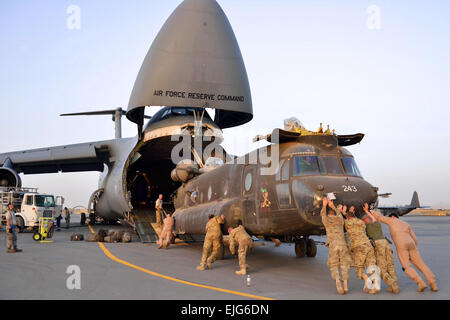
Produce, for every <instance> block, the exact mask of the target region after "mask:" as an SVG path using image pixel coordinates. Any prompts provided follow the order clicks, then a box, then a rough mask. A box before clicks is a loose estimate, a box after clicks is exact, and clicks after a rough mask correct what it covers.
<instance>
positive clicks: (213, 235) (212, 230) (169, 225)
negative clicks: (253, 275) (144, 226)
mask: <svg viewBox="0 0 450 320" xmlns="http://www.w3.org/2000/svg"><path fill="white" fill-rule="evenodd" d="M155 209H156V223H157V224H159V225H160V226H162V231H161V235H160V237H159V240H158V245H159V246H158V249H161V248H162V247H164V248H165V249H168V248H169V245H170V243H171V242H172V241H173V237H174V235H173V226H174V223H175V221H174V219H173V217H172V215H171V214H170V213H165V214H166V217H165V218H164V220H163V218H162V212H163V211H164V209H163V195H159V198H158V200H156V203H155ZM224 222H225V216H224V215H221V216H220V217H218V216H215V215H213V214H211V215H210V216H209V217H208V223H207V224H206V228H205V230H206V235H205V241H204V243H203V254H202V258H201V262H200V265H199V266H198V267H197V270H205V269H210V268H211V264H212V263H213V262H214V261H216V259H217V257H218V255H219V252H220V249H221V247H222V245H223V234H222V228H221V225H222V224H223V223H224ZM228 234H229V248H230V252H231V254H232V255H235V254H236V246H238V257H239V267H240V269H239V270H238V271H236V274H238V275H245V274H247V268H248V265H247V262H246V257H247V253H248V251H249V250H250V249H251V248H252V247H253V239H252V237H251V236H250V235H249V234H248V233H247V232H246V231H245V228H244V227H243V226H242V225H239V226H237V227H236V228H228Z"/></svg>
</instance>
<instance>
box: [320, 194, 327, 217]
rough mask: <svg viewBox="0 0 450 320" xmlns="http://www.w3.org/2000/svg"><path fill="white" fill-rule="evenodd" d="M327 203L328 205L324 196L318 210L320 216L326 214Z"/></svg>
mask: <svg viewBox="0 0 450 320" xmlns="http://www.w3.org/2000/svg"><path fill="white" fill-rule="evenodd" d="M327 205H328V199H327V198H326V197H324V198H323V202H322V210H320V216H321V217H322V218H325V217H326V216H327Z"/></svg>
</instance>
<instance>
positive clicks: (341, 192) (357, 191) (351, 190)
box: [293, 176, 377, 214]
mask: <svg viewBox="0 0 450 320" xmlns="http://www.w3.org/2000/svg"><path fill="white" fill-rule="evenodd" d="M303 184H304V185H305V186H307V187H308V189H309V190H310V191H309V192H308V195H309V196H310V197H312V198H313V199H314V200H313V203H314V211H315V212H316V211H319V212H320V209H321V208H322V199H323V198H324V197H326V196H328V195H329V196H330V197H331V198H333V197H334V198H335V200H333V202H334V204H335V205H339V204H342V205H346V206H347V207H348V208H350V207H351V206H354V207H355V211H356V213H357V214H362V213H363V205H364V203H367V204H369V205H371V204H373V203H375V201H376V199H377V192H376V189H375V188H374V187H372V186H371V185H370V184H369V183H368V182H367V181H365V180H364V179H361V178H353V177H346V178H342V177H329V176H328V177H317V178H308V179H307V180H306V181H304V182H303ZM293 190H294V191H295V188H294V187H293ZM304 194H305V192H304ZM331 194H332V195H331Z"/></svg>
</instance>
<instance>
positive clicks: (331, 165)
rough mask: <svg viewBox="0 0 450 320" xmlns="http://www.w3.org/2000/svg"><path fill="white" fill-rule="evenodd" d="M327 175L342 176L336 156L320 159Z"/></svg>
mask: <svg viewBox="0 0 450 320" xmlns="http://www.w3.org/2000/svg"><path fill="white" fill-rule="evenodd" d="M321 158H322V161H323V163H324V164H325V167H326V169H327V173H328V174H344V172H343V171H342V166H341V164H340V161H339V160H338V158H337V157H336V156H324V157H321Z"/></svg>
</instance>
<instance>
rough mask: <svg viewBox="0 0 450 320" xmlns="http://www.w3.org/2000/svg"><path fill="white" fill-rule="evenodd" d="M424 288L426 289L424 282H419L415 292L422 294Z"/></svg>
mask: <svg viewBox="0 0 450 320" xmlns="http://www.w3.org/2000/svg"><path fill="white" fill-rule="evenodd" d="M426 288H428V286H427V285H426V284H425V282H424V281H423V280H420V281H419V282H418V283H417V291H419V292H424V291H425V289H426Z"/></svg>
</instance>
